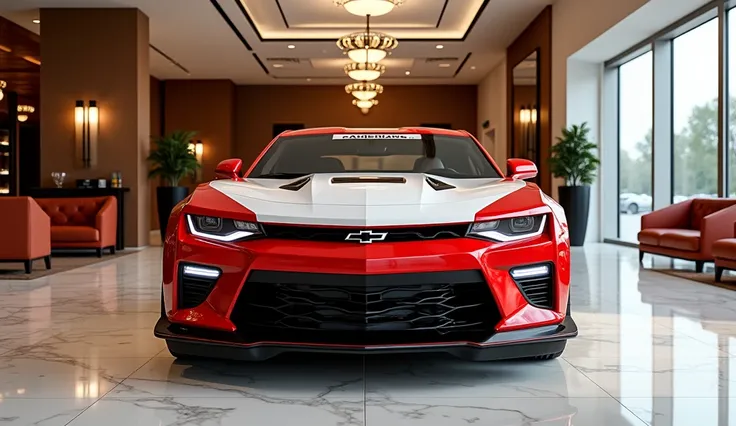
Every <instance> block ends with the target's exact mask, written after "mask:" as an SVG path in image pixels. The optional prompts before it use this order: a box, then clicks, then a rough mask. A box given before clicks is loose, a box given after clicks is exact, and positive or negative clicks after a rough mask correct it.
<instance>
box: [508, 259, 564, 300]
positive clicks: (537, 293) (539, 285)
mask: <svg viewBox="0 0 736 426" xmlns="http://www.w3.org/2000/svg"><path fill="white" fill-rule="evenodd" d="M549 268H550V269H549V271H550V273H549V275H548V276H546V277H541V278H540V277H534V278H517V279H514V281H515V282H516V284H518V285H519V288H520V289H521V292H522V293H524V296H525V297H526V299H527V300H528V301H529V303H531V304H532V305H534V306H537V307H540V308H546V309H552V308H553V307H554V305H553V303H554V276H555V272H554V266H553V265H552V264H549Z"/></svg>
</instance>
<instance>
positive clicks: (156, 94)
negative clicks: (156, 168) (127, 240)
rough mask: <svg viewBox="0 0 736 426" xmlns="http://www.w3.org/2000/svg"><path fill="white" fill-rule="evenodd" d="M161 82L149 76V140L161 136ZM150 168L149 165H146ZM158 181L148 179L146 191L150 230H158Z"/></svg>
mask: <svg viewBox="0 0 736 426" xmlns="http://www.w3.org/2000/svg"><path fill="white" fill-rule="evenodd" d="M162 84H163V82H161V81H160V80H159V79H157V78H156V77H153V76H151V90H150V93H151V139H155V138H156V136H160V135H161V119H162V117H161V105H162V102H161V86H162ZM146 166H147V167H150V165H149V164H146ZM158 182H159V181H158V179H149V181H148V190H149V191H151V201H150V203H149V204H150V205H151V209H150V210H151V220H150V223H151V226H150V228H151V230H154V229H159V226H158V211H157V210H156V209H157V206H156V187H157V186H158Z"/></svg>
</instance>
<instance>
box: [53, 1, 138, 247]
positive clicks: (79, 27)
mask: <svg viewBox="0 0 736 426" xmlns="http://www.w3.org/2000/svg"><path fill="white" fill-rule="evenodd" d="M40 19H41V20H42V21H43V25H44V27H43V33H44V41H43V44H42V45H41V55H42V58H43V66H42V67H41V108H40V111H43V114H40V116H41V152H42V155H41V179H42V184H43V185H44V186H53V182H52V181H51V177H50V174H51V172H54V171H59V172H66V173H67V181H66V182H67V183H66V184H65V186H74V181H75V179H80V178H96V177H104V178H107V179H109V178H110V175H111V173H112V172H115V171H120V172H122V174H123V184H124V186H126V187H129V188H130V193H128V194H127V195H126V211H125V218H126V235H125V242H126V245H128V246H142V245H147V244H148V236H149V224H148V220H149V211H150V210H149V206H148V203H149V195H148V188H149V184H148V182H147V178H146V167H145V157H146V156H147V155H148V150H149V134H150V133H149V126H150V116H149V115H150V111H149V96H150V92H149V90H150V89H149V84H150V70H149V63H148V61H149V44H148V17H146V16H145V15H144V14H143V13H141V12H140V11H139V10H137V9H73V8H70V9H41V17H40ZM100 34H104V35H105V37H100V36H99V35H100ZM78 99H80V100H85V101H88V100H97V102H98V105H99V108H100V136H99V144H98V162H97V166H96V167H94V168H91V169H79V168H77V165H76V164H75V163H77V162H78V161H77V160H76V158H75V147H74V102H75V100H78Z"/></svg>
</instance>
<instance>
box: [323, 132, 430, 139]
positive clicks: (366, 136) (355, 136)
mask: <svg viewBox="0 0 736 426" xmlns="http://www.w3.org/2000/svg"><path fill="white" fill-rule="evenodd" d="M338 139H422V135H418V134H388V133H378V134H373V135H372V134H368V133H358V134H353V135H350V134H345V133H342V134H337V135H332V140H338Z"/></svg>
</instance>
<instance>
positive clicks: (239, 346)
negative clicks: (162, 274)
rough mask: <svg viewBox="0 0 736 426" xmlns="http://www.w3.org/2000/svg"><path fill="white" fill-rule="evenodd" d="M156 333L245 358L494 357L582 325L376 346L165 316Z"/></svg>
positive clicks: (549, 346) (555, 340) (190, 348)
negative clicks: (259, 337)
mask: <svg viewBox="0 0 736 426" xmlns="http://www.w3.org/2000/svg"><path fill="white" fill-rule="evenodd" d="M154 334H155V336H156V337H159V338H161V339H166V343H167V345H168V347H169V350H170V351H171V352H172V353H174V354H176V355H188V356H196V357H206V358H222V359H235V360H243V361H261V360H266V359H269V358H272V357H274V356H277V355H279V354H282V353H286V352H312V353H332V354H354V355H370V354H398V353H448V354H451V355H453V356H456V357H458V358H462V359H467V360H474V361H492V360H503V359H515V358H530V357H537V356H543V355H548V354H553V353H557V352H561V351H562V350H563V349H564V348H565V341H566V340H567V339H570V338H573V337H575V336H577V334H578V328H577V325H576V324H575V321H574V320H573V319H572V317H571V316H570V315H568V316H567V317H565V319H564V320H563V321H562V323H560V324H557V325H550V326H543V327H535V328H530V329H524V330H515V331H507V332H502V333H496V334H495V335H493V337H491V338H490V339H488V340H487V341H485V342H482V343H477V342H428V343H411V344H393V345H370V346H360V345H338V344H319V343H309V342H268V341H261V342H251V343H244V342H242V341H241V340H240V338H239V337H238V336H237V334H235V333H232V334H230V333H221V332H213V333H212V336H211V338H210V336H207V333H206V331H205V330H201V329H200V330H198V333H196V335H195V334H192V333H189V332H186V331H183V330H181V329H180V328H179V327H176V326H175V325H173V324H172V323H170V322H169V320H168V319H167V318H165V317H162V318H160V319H159V320H158V322H157V323H156V327H155V330H154Z"/></svg>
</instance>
